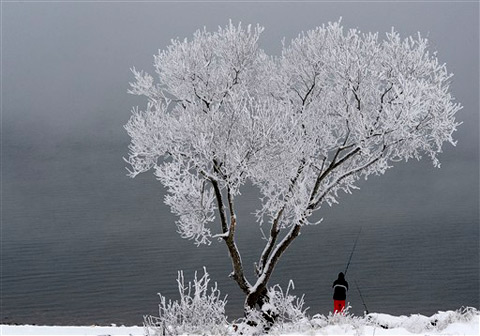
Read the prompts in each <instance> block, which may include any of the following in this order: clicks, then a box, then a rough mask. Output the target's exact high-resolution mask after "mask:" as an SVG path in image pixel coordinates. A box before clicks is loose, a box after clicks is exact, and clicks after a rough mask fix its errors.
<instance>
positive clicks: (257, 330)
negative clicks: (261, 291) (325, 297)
mask: <svg viewBox="0 0 480 336" xmlns="http://www.w3.org/2000/svg"><path fill="white" fill-rule="evenodd" d="M290 289H295V285H294V283H293V281H292V280H290V281H289V283H288V287H287V290H286V291H285V292H284V291H283V289H282V287H280V285H278V284H277V285H275V286H273V287H270V288H269V289H268V291H267V298H266V300H267V303H265V304H263V306H262V310H261V311H259V310H255V309H248V310H247V312H246V314H245V318H243V319H241V320H240V323H239V324H238V325H237V332H238V333H239V334H243V335H246V334H248V335H253V334H261V333H263V332H264V331H266V330H268V331H269V332H270V333H278V332H292V331H298V327H301V326H304V325H306V324H307V325H308V324H309V322H308V317H307V315H306V311H307V310H308V309H309V308H308V307H307V308H304V307H303V306H304V304H305V301H304V296H303V295H302V297H300V298H298V297H297V296H295V295H292V294H290Z"/></svg>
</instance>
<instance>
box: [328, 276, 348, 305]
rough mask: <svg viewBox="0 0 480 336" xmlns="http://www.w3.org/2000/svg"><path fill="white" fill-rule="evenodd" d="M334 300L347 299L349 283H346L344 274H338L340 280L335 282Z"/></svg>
mask: <svg viewBox="0 0 480 336" xmlns="http://www.w3.org/2000/svg"><path fill="white" fill-rule="evenodd" d="M332 287H333V299H334V300H345V299H346V298H347V291H348V282H346V281H345V275H344V274H343V273H341V272H340V273H339V274H338V279H337V280H335V281H334V282H333V285H332Z"/></svg>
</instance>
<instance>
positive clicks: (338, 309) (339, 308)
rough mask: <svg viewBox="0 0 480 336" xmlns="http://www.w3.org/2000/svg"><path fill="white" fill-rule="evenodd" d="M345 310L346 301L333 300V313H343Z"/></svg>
mask: <svg viewBox="0 0 480 336" xmlns="http://www.w3.org/2000/svg"><path fill="white" fill-rule="evenodd" d="M344 309H345V300H333V313H334V314H338V313H342V312H343V310H344Z"/></svg>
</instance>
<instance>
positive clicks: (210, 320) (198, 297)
mask: <svg viewBox="0 0 480 336" xmlns="http://www.w3.org/2000/svg"><path fill="white" fill-rule="evenodd" d="M203 271H204V274H203V276H202V277H201V278H200V279H198V278H197V272H195V277H194V279H193V283H192V282H188V284H187V285H185V280H184V276H183V271H180V272H178V278H177V283H178V291H179V293H180V300H179V301H172V300H168V303H167V300H166V298H165V296H163V295H161V294H160V293H159V294H158V295H159V296H160V305H159V316H158V317H156V316H151V315H148V316H145V317H144V327H145V334H146V335H149V336H163V335H178V334H182V333H188V334H202V333H203V332H204V331H205V330H208V333H209V334H211V335H225V334H226V330H227V327H228V322H227V317H226V316H225V305H226V303H227V297H226V296H225V297H224V298H223V299H222V298H221V297H220V291H219V290H218V288H217V283H215V285H214V286H213V287H210V292H209V283H210V276H209V274H208V272H207V270H206V268H205V267H204V268H203Z"/></svg>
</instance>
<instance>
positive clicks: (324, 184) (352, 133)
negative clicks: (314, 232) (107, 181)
mask: <svg viewBox="0 0 480 336" xmlns="http://www.w3.org/2000/svg"><path fill="white" fill-rule="evenodd" d="M262 30H263V28H262V27H259V26H257V27H251V26H248V27H243V26H241V25H238V26H236V25H233V24H232V23H230V24H229V25H227V26H226V27H225V28H219V29H218V31H216V32H213V33H212V32H208V31H207V30H205V29H204V30H199V31H197V32H195V33H194V35H193V38H192V39H190V40H187V39H185V40H178V39H174V40H172V41H171V45H170V46H168V47H167V48H166V49H165V50H163V51H160V52H159V54H158V55H156V56H155V59H154V65H155V69H156V73H157V76H158V79H157V81H155V80H154V78H153V77H152V76H150V75H149V74H147V73H144V72H143V71H137V70H135V69H133V73H134V76H135V82H134V83H131V89H130V91H129V92H130V93H132V94H136V95H142V96H145V97H146V98H147V105H146V108H145V110H139V109H138V108H134V109H133V115H132V117H131V119H130V120H129V121H128V123H127V124H126V126H125V128H126V130H127V131H128V134H129V135H130V136H131V144H130V146H129V158H128V160H127V161H128V163H129V164H130V166H131V168H130V169H129V170H130V176H131V177H134V176H136V175H137V174H139V173H142V172H145V171H148V170H153V171H154V173H155V175H156V177H157V178H158V180H159V181H160V182H161V183H162V184H163V185H164V186H165V187H166V189H167V191H168V194H167V196H166V197H165V203H166V204H167V205H168V206H170V207H171V210H172V212H173V213H174V214H176V215H177V216H178V220H177V222H176V225H177V227H178V232H179V234H180V235H181V237H183V238H187V239H192V240H193V241H194V242H195V243H196V244H210V242H211V241H212V240H214V239H215V238H218V239H219V240H223V241H224V242H225V244H226V246H227V249H228V252H229V255H230V258H231V262H232V267H233V271H232V273H231V277H232V278H233V279H234V280H235V281H236V282H237V283H238V286H239V287H240V288H241V290H242V291H243V292H244V293H245V295H246V301H245V305H246V307H255V306H257V305H260V306H261V305H263V303H264V300H265V298H266V293H267V290H266V289H267V284H268V281H269V279H270V277H271V275H272V272H273V270H274V268H275V266H276V265H277V263H278V261H279V259H280V257H281V256H282V254H283V253H284V252H285V250H286V249H287V248H288V247H289V246H290V244H291V243H292V242H293V241H294V240H295V238H296V237H297V236H298V235H299V233H300V231H301V229H302V227H303V226H305V225H310V224H315V221H313V220H312V214H314V213H315V212H316V211H318V210H320V209H321V208H322V206H324V205H325V204H333V203H337V200H338V195H339V192H340V191H343V192H345V193H351V191H352V189H355V188H356V182H357V181H358V180H359V179H361V178H365V179H366V178H367V177H369V176H370V175H372V174H375V175H380V174H383V173H385V171H386V170H387V169H388V168H390V167H391V166H392V164H393V163H394V162H397V161H402V160H405V161H406V160H409V159H412V158H415V159H420V158H421V156H425V155H426V156H428V157H430V159H431V160H432V162H433V164H434V165H435V166H439V165H440V164H439V161H438V159H437V155H438V153H440V152H441V151H442V145H443V143H444V142H449V143H451V144H453V145H454V144H455V142H454V140H453V138H452V133H453V132H454V131H455V130H456V128H457V126H458V125H459V123H458V122H456V121H455V113H456V112H457V111H458V110H460V109H461V106H460V105H459V104H458V103H455V102H454V98H453V97H452V95H451V94H450V92H449V83H450V79H451V74H449V73H448V72H447V69H446V67H445V65H444V64H441V63H439V61H438V60H437V57H436V53H431V52H430V51H429V50H428V41H427V39H425V38H423V37H421V36H420V35H419V36H417V37H408V38H405V39H402V38H401V37H400V36H399V34H398V33H397V32H395V31H394V30H392V31H391V32H390V33H387V34H386V37H385V39H380V38H379V36H378V34H372V33H367V34H364V33H360V32H359V31H358V30H354V29H351V30H348V31H346V30H344V29H343V27H342V26H341V25H340V22H336V23H330V24H328V25H326V26H322V27H318V28H316V29H314V30H311V31H308V32H306V33H302V34H300V35H299V36H298V37H297V38H295V39H293V40H292V41H291V43H290V44H289V45H284V47H283V51H282V54H281V56H279V57H271V56H268V55H266V54H265V52H264V51H263V50H261V49H260V48H259V46H258V40H259V36H260V34H261V32H262ZM247 182H248V183H249V184H252V185H254V186H255V187H257V188H258V190H259V192H260V193H261V198H260V200H259V203H258V210H257V213H256V217H257V222H258V224H260V225H262V224H263V225H269V228H270V231H269V235H268V237H266V239H265V241H266V242H265V248H264V250H263V251H262V253H261V255H260V256H259V260H258V263H256V265H255V269H256V278H255V279H253V280H252V279H250V280H248V279H247V278H246V276H245V273H244V267H243V266H244V265H243V264H242V259H241V256H240V251H239V249H238V248H237V245H236V244H235V232H236V228H237V226H238V225H251V224H253V223H250V222H248V219H246V220H243V219H242V218H238V217H237V213H236V208H235V203H236V200H237V199H238V197H237V196H238V195H239V193H240V190H241V188H242V186H244V185H245V184H246V183H247ZM316 218H319V216H316Z"/></svg>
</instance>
